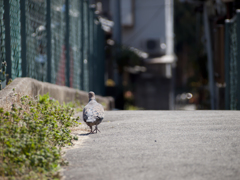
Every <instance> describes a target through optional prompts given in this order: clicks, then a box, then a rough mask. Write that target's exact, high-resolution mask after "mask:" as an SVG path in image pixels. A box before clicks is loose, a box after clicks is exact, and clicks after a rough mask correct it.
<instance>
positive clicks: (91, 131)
mask: <svg viewBox="0 0 240 180" xmlns="http://www.w3.org/2000/svg"><path fill="white" fill-rule="evenodd" d="M90 129H91V131H90V134H92V133H94V131H93V130H92V126H90Z"/></svg>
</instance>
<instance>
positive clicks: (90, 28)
mask: <svg viewBox="0 0 240 180" xmlns="http://www.w3.org/2000/svg"><path fill="white" fill-rule="evenodd" d="M87 16H88V32H89V36H88V42H89V43H88V46H89V47H88V72H89V80H88V81H89V91H94V90H93V86H92V84H93V68H92V64H93V63H92V55H93V48H92V46H93V24H92V21H93V16H92V11H91V7H90V6H89V2H88V13H87Z"/></svg>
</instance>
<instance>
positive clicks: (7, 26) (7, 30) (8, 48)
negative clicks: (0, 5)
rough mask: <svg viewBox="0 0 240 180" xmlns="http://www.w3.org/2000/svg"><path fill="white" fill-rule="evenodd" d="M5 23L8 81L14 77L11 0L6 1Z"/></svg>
mask: <svg viewBox="0 0 240 180" xmlns="http://www.w3.org/2000/svg"><path fill="white" fill-rule="evenodd" d="M4 25H5V50H6V53H5V55H6V62H7V75H8V77H7V78H8V79H7V81H8V80H9V79H10V78H12V61H11V36H10V5H9V1H4Z"/></svg>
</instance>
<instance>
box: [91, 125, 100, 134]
mask: <svg viewBox="0 0 240 180" xmlns="http://www.w3.org/2000/svg"><path fill="white" fill-rule="evenodd" d="M95 131H96V133H97V132H98V131H99V129H98V128H97V126H96V127H95V129H94V131H93V132H95ZM99 132H101V131H99Z"/></svg>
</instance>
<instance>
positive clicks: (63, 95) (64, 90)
mask: <svg viewBox="0 0 240 180" xmlns="http://www.w3.org/2000/svg"><path fill="white" fill-rule="evenodd" d="M13 89H14V90H13ZM46 93H49V96H50V97H52V98H54V99H56V100H58V101H59V102H60V103H63V102H65V103H68V102H75V101H79V102H80V103H81V104H83V105H85V104H87V103H88V93H87V92H84V91H80V90H77V89H73V88H68V87H66V86H59V85H55V84H50V83H46V82H41V81H37V80H35V79H32V78H16V79H14V81H13V82H12V83H11V84H9V85H8V86H7V87H5V88H4V89H3V90H1V91H0V107H3V108H4V109H9V108H11V104H12V103H13V102H14V101H15V99H16V96H15V94H20V96H23V95H28V96H31V97H35V96H38V95H39V94H40V95H43V94H46ZM96 99H97V101H98V102H99V103H102V104H103V105H104V106H105V109H106V110H110V109H113V108H114V99H113V98H112V97H101V96H96Z"/></svg>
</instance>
